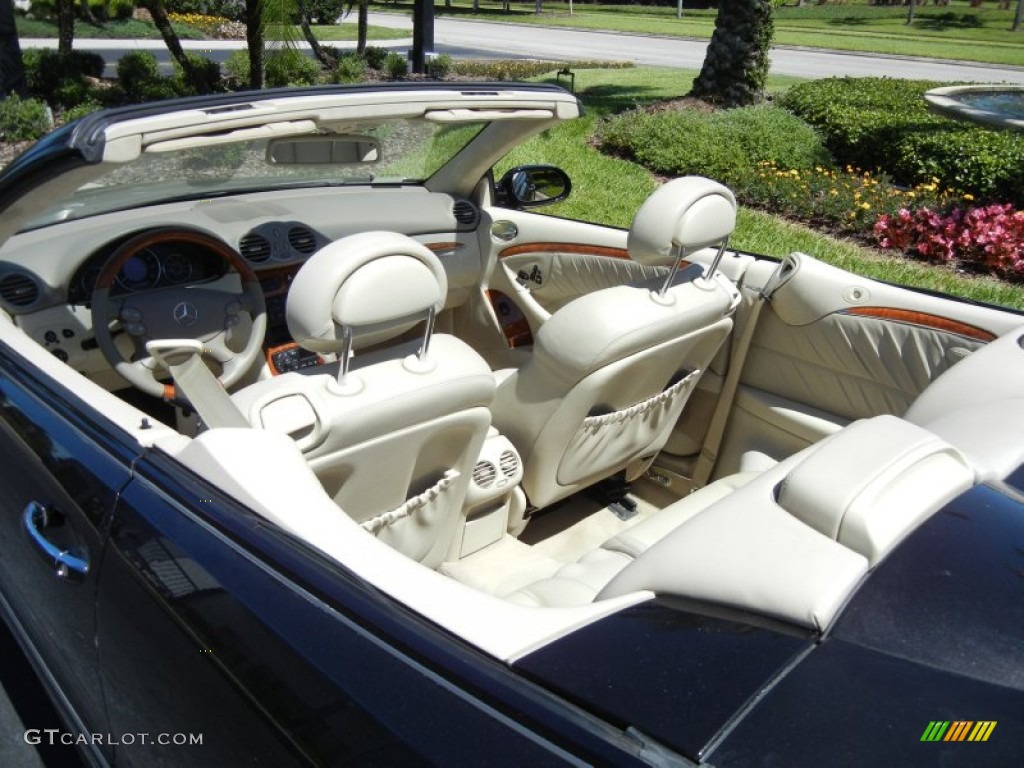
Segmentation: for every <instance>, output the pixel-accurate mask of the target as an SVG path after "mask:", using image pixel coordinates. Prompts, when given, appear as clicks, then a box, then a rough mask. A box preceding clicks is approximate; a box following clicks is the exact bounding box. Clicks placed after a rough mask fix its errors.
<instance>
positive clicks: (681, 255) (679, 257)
mask: <svg viewBox="0 0 1024 768" xmlns="http://www.w3.org/2000/svg"><path fill="white" fill-rule="evenodd" d="M685 258H686V246H684V245H680V246H679V248H678V250H677V251H676V260H675V261H674V262H672V269H670V270H669V272H668V277H667V278H665V283H664V285H662V286H661V290H660V291H658V296H660V297H664V296H665V292H666V291H668V289H669V286H670V285H672V281H673V280H675V279H676V275H677V274H679V265H680V264H682V263H683V260H684V259H685Z"/></svg>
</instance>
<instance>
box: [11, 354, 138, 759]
mask: <svg viewBox="0 0 1024 768" xmlns="http://www.w3.org/2000/svg"><path fill="white" fill-rule="evenodd" d="M0 368H2V374H0V466H2V467H3V471H4V481H3V485H4V493H3V494H2V498H0V589H2V592H3V598H4V602H5V603H6V607H7V608H8V609H9V610H10V612H11V613H12V614H13V617H14V621H13V623H14V624H15V625H16V627H17V629H16V631H18V632H19V634H21V637H20V639H21V640H22V642H23V643H26V644H27V645H28V651H29V655H30V657H33V658H34V659H35V660H36V661H37V662H38V663H41V664H42V665H43V666H44V667H45V670H46V671H45V672H44V673H43V679H44V681H45V682H47V683H48V684H50V685H56V687H57V688H58V690H59V692H58V693H57V695H56V698H57V699H58V700H59V701H60V702H61V706H62V707H63V708H64V710H65V711H64V712H63V715H64V717H65V718H66V719H67V720H69V725H71V726H74V727H75V728H77V729H78V730H79V732H85V733H89V732H91V733H99V732H106V730H107V721H106V714H105V710H104V702H103V696H102V688H101V686H100V678H99V675H98V674H97V659H96V646H95V596H96V589H97V584H98V576H99V569H100V562H101V557H102V553H103V547H104V541H105V538H106V526H107V524H108V522H109V518H110V515H111V513H112V511H113V508H114V504H115V502H116V499H117V494H118V493H119V491H120V490H121V488H122V487H123V486H124V485H125V484H127V482H128V478H129V467H130V465H131V460H132V458H133V456H134V451H133V450H132V449H131V448H130V447H128V446H127V445H126V444H120V443H119V442H118V441H117V439H116V435H112V434H107V433H104V431H103V430H102V429H101V428H100V427H99V426H98V425H97V424H90V423H89V422H87V421H85V420H83V419H79V418H77V416H76V413H77V412H80V411H81V410H82V409H83V408H84V405H83V404H82V403H80V402H77V401H73V400H66V399H64V395H65V394H66V393H62V392H59V391H57V390H49V389H48V388H47V386H46V385H45V384H44V383H42V382H41V381H39V380H36V379H32V378H30V377H29V375H28V374H27V373H26V371H27V370H29V369H28V366H27V364H26V363H25V362H24V360H22V359H21V358H18V357H16V356H14V355H13V353H10V354H9V353H8V352H7V351H0ZM40 395H45V398H44V397H40ZM51 676H52V680H51V679H48V678H50V677H51ZM93 748H94V749H97V750H99V751H102V752H104V753H106V754H107V755H109V754H110V753H109V747H103V746H99V745H94V747H93Z"/></svg>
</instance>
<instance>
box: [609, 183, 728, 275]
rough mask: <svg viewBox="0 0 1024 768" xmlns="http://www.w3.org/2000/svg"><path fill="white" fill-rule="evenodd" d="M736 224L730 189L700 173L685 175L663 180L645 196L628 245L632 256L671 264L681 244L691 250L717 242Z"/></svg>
mask: <svg viewBox="0 0 1024 768" xmlns="http://www.w3.org/2000/svg"><path fill="white" fill-rule="evenodd" d="M735 228H736V198H735V197H734V196H733V194H732V192H731V191H729V189H728V188H727V187H724V186H723V185H721V184H719V183H718V182H717V181H712V180H711V179H706V178H704V177H703V176H684V177H683V178H680V179H673V180H672V181H670V182H667V183H666V184H664V185H662V186H661V187H660V188H659V189H657V190H656V191H655V192H654V193H653V194H652V195H651V196H650V197H648V198H647V200H646V201H644V204H643V205H641V206H640V209H639V210H638V211H637V212H636V216H634V217H633V223H632V225H631V226H630V228H629V237H628V239H627V241H626V247H627V249H628V250H629V256H630V258H631V259H632V260H633V261H635V262H638V263H640V264H646V265H648V266H665V265H671V264H673V263H674V262H675V261H676V259H677V258H678V257H679V255H680V253H679V249H680V248H681V249H682V250H683V251H684V252H692V251H695V250H698V249H700V248H706V247H708V246H711V245H716V246H717V245H720V244H721V243H723V242H725V240H726V239H727V238H728V237H729V235H731V234H732V231H733V230H734V229H735Z"/></svg>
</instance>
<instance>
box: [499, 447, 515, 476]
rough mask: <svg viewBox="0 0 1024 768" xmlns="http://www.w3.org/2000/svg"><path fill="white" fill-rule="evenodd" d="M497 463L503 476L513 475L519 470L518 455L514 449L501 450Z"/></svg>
mask: <svg viewBox="0 0 1024 768" xmlns="http://www.w3.org/2000/svg"><path fill="white" fill-rule="evenodd" d="M498 465H499V466H500V467H501V473H502V474H503V475H504V476H505V477H515V474H516V473H517V472H518V471H519V456H518V455H517V454H516V453H515V452H514V451H502V453H501V456H499V457H498Z"/></svg>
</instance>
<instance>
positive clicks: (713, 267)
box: [706, 236, 729, 280]
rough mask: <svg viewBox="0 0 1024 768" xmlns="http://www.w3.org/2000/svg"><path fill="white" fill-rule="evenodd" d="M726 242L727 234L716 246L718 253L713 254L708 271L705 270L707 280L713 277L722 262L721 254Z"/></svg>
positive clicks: (722, 254)
mask: <svg viewBox="0 0 1024 768" xmlns="http://www.w3.org/2000/svg"><path fill="white" fill-rule="evenodd" d="M728 244H729V238H728V236H726V238H725V239H724V240H723V241H722V244H721V245H720V246H718V253H716V254H715V259H714V261H712V262H711V266H710V267H708V271H707V275H706V276H707V279H708V280H710V279H711V278H713V277H714V276H715V272H716V271H717V270H718V265H719V264H721V263H722V256H724V255H725V247H726V246H727V245H728Z"/></svg>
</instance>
